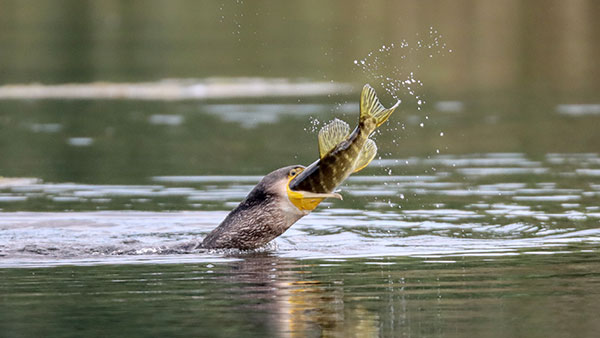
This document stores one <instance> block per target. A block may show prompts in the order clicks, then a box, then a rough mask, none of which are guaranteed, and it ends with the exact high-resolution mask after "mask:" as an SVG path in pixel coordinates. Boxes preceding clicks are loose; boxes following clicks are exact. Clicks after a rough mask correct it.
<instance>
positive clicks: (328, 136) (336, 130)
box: [319, 119, 350, 158]
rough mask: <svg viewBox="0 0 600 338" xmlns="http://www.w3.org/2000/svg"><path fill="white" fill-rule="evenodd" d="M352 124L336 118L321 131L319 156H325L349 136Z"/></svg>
mask: <svg viewBox="0 0 600 338" xmlns="http://www.w3.org/2000/svg"><path fill="white" fill-rule="evenodd" d="M349 134H350V126H349V125H348V123H346V122H344V121H342V120H338V119H334V120H333V121H331V122H329V123H328V124H326V125H325V126H323V128H321V130H320V131H319V158H323V157H324V156H325V155H326V154H327V153H328V152H330V151H331V149H333V148H335V146H337V145H338V144H339V143H340V142H342V141H344V140H345V139H347V138H348V135H349Z"/></svg>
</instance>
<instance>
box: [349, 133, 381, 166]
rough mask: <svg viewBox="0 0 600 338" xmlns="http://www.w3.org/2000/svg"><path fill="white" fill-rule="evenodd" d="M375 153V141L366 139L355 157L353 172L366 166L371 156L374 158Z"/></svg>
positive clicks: (371, 159) (371, 158)
mask: <svg viewBox="0 0 600 338" xmlns="http://www.w3.org/2000/svg"><path fill="white" fill-rule="evenodd" d="M375 154H377V145H376V144H375V141H373V140H371V139H368V140H367V142H365V145H364V146H363V148H362V150H361V151H360V154H359V155H358V158H357V159H356V164H355V165H354V171H353V172H359V171H361V170H363V169H364V167H366V166H368V165H369V163H371V161H373V158H375Z"/></svg>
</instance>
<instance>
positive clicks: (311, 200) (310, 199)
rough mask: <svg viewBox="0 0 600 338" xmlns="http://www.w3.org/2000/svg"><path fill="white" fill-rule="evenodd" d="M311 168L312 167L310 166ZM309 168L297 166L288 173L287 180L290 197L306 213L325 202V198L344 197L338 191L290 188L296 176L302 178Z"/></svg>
mask: <svg viewBox="0 0 600 338" xmlns="http://www.w3.org/2000/svg"><path fill="white" fill-rule="evenodd" d="M309 168H310V167H309ZM306 169H307V168H305V167H301V166H298V167H295V168H293V169H291V170H290V171H289V173H288V182H287V187H286V189H287V195H288V199H289V200H290V202H292V204H293V205H294V206H296V208H298V209H299V210H300V211H302V212H304V213H309V212H311V211H313V210H314V209H315V208H316V207H317V206H318V205H319V203H321V202H323V200H324V199H326V198H329V197H333V198H338V199H342V195H340V194H338V193H317V192H312V191H301V190H294V189H292V188H290V183H292V181H293V180H294V179H296V178H300V179H302V177H298V176H299V175H300V174H301V173H303V172H304V171H305V170H306Z"/></svg>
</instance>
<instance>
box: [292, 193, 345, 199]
mask: <svg viewBox="0 0 600 338" xmlns="http://www.w3.org/2000/svg"><path fill="white" fill-rule="evenodd" d="M300 193H301V194H302V198H304V199H312V198H337V199H339V200H343V199H344V198H343V197H342V195H340V194H338V193H337V192H326V193H320V192H310V191H300Z"/></svg>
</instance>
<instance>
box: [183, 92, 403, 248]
mask: <svg viewBox="0 0 600 338" xmlns="http://www.w3.org/2000/svg"><path fill="white" fill-rule="evenodd" d="M399 104H400V102H398V103H396V104H395V105H394V106H393V107H391V108H385V107H384V106H383V105H382V104H381V103H380V102H379V99H378V98H377V95H376V94H375V90H374V89H373V88H371V86H369V85H368V84H367V85H365V86H364V88H363V90H362V92H361V97H360V117H359V121H358V126H357V127H356V128H355V129H354V131H353V132H350V127H349V125H348V124H347V123H345V122H343V121H341V120H338V119H335V120H333V121H332V122H331V123H329V124H327V125H325V126H324V127H323V128H322V129H321V130H320V131H319V137H318V138H319V159H318V160H316V161H315V162H314V163H312V164H311V165H309V166H308V167H305V166H303V165H292V166H287V167H283V168H279V169H277V170H274V171H272V172H271V173H269V174H267V175H265V176H264V177H263V178H262V179H261V180H260V182H259V183H258V184H257V185H256V186H255V187H254V188H253V189H252V190H251V191H250V193H249V194H248V196H246V198H245V199H244V200H243V201H241V202H240V204H239V205H238V206H237V207H236V208H234V209H233V210H232V211H231V212H230V213H229V214H228V215H227V216H226V217H225V219H224V220H223V221H222V222H221V224H219V226H217V227H216V228H215V229H213V230H212V231H211V232H210V233H209V234H208V235H207V236H206V237H205V238H204V240H203V241H202V243H198V244H197V245H196V246H195V248H204V249H241V250H251V249H256V248H258V247H261V246H263V245H265V244H267V243H269V242H270V241H272V240H273V239H275V238H276V237H278V236H280V235H281V234H282V233H284V232H285V231H286V230H287V229H289V228H290V227H291V226H292V225H293V224H294V223H296V222H297V221H298V220H299V219H300V218H302V217H304V216H306V215H308V214H309V213H310V212H311V211H312V210H314V209H315V208H316V207H317V205H319V203H321V202H322V201H323V200H324V199H326V198H338V199H342V195H340V194H339V193H337V192H335V191H334V190H335V189H336V188H337V187H338V186H339V185H340V184H341V183H342V182H343V181H344V180H345V179H346V178H348V176H350V174H352V173H355V172H358V171H360V170H362V169H363V168H365V167H366V166H367V165H368V164H369V163H370V162H371V161H372V160H373V158H374V157H375V154H376V153H377V146H376V145H375V142H374V141H373V140H372V139H370V138H369V137H370V136H371V134H373V132H374V131H375V129H377V127H379V126H381V124H383V123H384V122H385V121H386V120H387V119H388V118H389V117H390V115H391V114H392V113H393V112H394V110H395V109H396V108H397V107H398V105H399Z"/></svg>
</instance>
